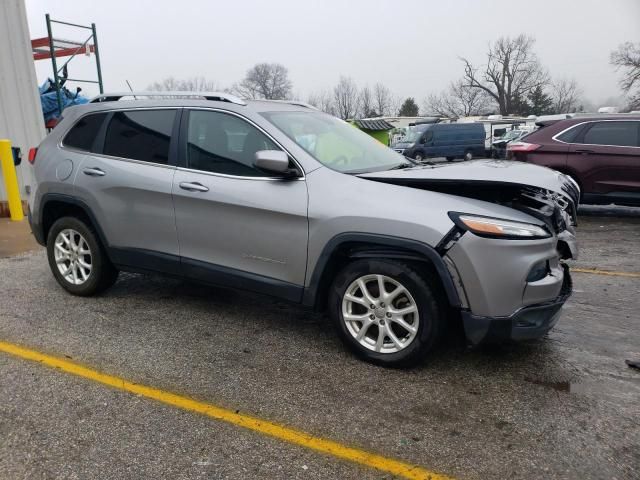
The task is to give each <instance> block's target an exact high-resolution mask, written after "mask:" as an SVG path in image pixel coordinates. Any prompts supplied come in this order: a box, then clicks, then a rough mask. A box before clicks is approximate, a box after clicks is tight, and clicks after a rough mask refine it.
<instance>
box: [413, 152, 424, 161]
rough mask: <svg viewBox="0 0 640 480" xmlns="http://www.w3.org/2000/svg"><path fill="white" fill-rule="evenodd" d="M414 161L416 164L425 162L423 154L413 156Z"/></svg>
mask: <svg viewBox="0 0 640 480" xmlns="http://www.w3.org/2000/svg"><path fill="white" fill-rule="evenodd" d="M413 159H414V160H415V161H416V162H421V161H422V160H424V157H423V156H422V154H421V153H416V154H415V155H414V156H413Z"/></svg>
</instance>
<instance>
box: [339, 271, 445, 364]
mask: <svg viewBox="0 0 640 480" xmlns="http://www.w3.org/2000/svg"><path fill="white" fill-rule="evenodd" d="M329 313H330V315H331V318H332V320H333V321H334V324H335V326H336V329H337V331H338V334H339V336H340V338H341V339H342V341H343V342H344V343H345V345H346V346H347V347H348V348H349V349H350V350H352V351H353V352H354V353H355V354H356V355H357V356H359V357H360V358H362V359H364V360H367V361H369V362H372V363H375V364H378V365H382V366H385V367H410V366H413V365H416V364H418V363H420V362H422V361H423V359H424V358H425V356H426V354H427V353H428V352H429V351H431V350H432V349H433V348H434V346H435V345H436V344H437V341H438V340H439V338H440V336H441V333H442V331H443V329H444V321H445V310H444V302H443V299H442V298H441V297H440V296H439V294H438V289H437V288H436V286H435V285H434V283H433V281H432V280H431V279H429V278H426V277H425V276H423V275H422V274H421V273H419V272H418V271H416V270H415V269H414V268H413V267H411V266H410V265H407V264H404V263H400V262H396V261H392V260H386V259H379V260H369V259H366V260H357V261H355V262H352V263H350V264H348V265H347V266H346V267H345V268H344V269H343V270H342V271H341V272H340V273H339V274H338V275H337V276H336V278H335V280H334V282H333V285H332V288H331V291H330V293H329Z"/></svg>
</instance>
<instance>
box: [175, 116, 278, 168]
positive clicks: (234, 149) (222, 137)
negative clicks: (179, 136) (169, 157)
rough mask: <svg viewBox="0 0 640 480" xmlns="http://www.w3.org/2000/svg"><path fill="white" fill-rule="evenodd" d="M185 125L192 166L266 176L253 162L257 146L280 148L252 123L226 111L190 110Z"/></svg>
mask: <svg viewBox="0 0 640 480" xmlns="http://www.w3.org/2000/svg"><path fill="white" fill-rule="evenodd" d="M188 128H189V131H188V135H187V165H188V167H189V168H193V169H196V170H203V171H205V172H213V173H223V174H226V175H236V176H243V177H262V176H268V174H266V173H264V172H262V171H260V170H258V169H257V168H255V167H254V166H253V162H254V160H255V154H256V152H257V151H259V150H280V148H279V147H278V146H277V145H276V144H275V143H273V142H272V141H271V140H270V139H269V138H268V137H267V136H266V135H264V134H263V133H262V132H261V131H260V130H258V129H257V128H255V127H254V126H253V125H251V124H249V123H248V122H245V121H244V120H242V119H240V118H238V117H236V116H234V115H229V114H226V113H221V112H212V111H206V110H192V111H191V112H189V127H188Z"/></svg>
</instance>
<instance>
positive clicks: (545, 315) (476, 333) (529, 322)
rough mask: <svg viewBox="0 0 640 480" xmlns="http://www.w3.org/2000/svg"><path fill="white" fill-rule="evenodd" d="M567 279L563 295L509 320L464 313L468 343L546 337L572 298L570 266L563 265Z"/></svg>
mask: <svg viewBox="0 0 640 480" xmlns="http://www.w3.org/2000/svg"><path fill="white" fill-rule="evenodd" d="M562 268H563V269H564V279H563V282H562V288H561V289H560V294H559V295H558V296H557V297H556V298H554V299H553V300H551V301H548V302H544V303H538V304H534V305H528V306H526V307H522V308H520V309H519V310H517V311H516V312H515V313H513V314H512V315H509V316H506V317H485V316H479V315H474V314H472V313H471V312H470V311H468V310H463V311H462V312H461V314H462V322H463V325H464V330H465V333H466V336H467V338H468V340H469V341H470V342H471V343H472V344H474V345H477V344H480V343H499V342H508V341H520V340H532V339H536V338H540V337H542V336H544V335H545V334H546V333H547V332H548V331H549V330H551V329H552V328H553V326H554V325H555V324H556V323H557V321H558V319H559V318H560V313H561V309H562V306H563V305H564V303H565V302H566V301H567V299H568V298H569V297H570V296H571V292H572V288H573V283H572V280H571V275H570V273H569V267H568V266H567V265H565V264H562Z"/></svg>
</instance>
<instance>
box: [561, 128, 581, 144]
mask: <svg viewBox="0 0 640 480" xmlns="http://www.w3.org/2000/svg"><path fill="white" fill-rule="evenodd" d="M583 127H584V125H576V126H574V127H571V128H570V129H569V130H567V131H566V132H564V133H561V134H560V135H558V136H557V137H556V138H557V139H558V140H560V141H561V142H566V143H572V142H574V141H575V140H576V138H578V135H579V134H580V132H581V131H582V130H583Z"/></svg>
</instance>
